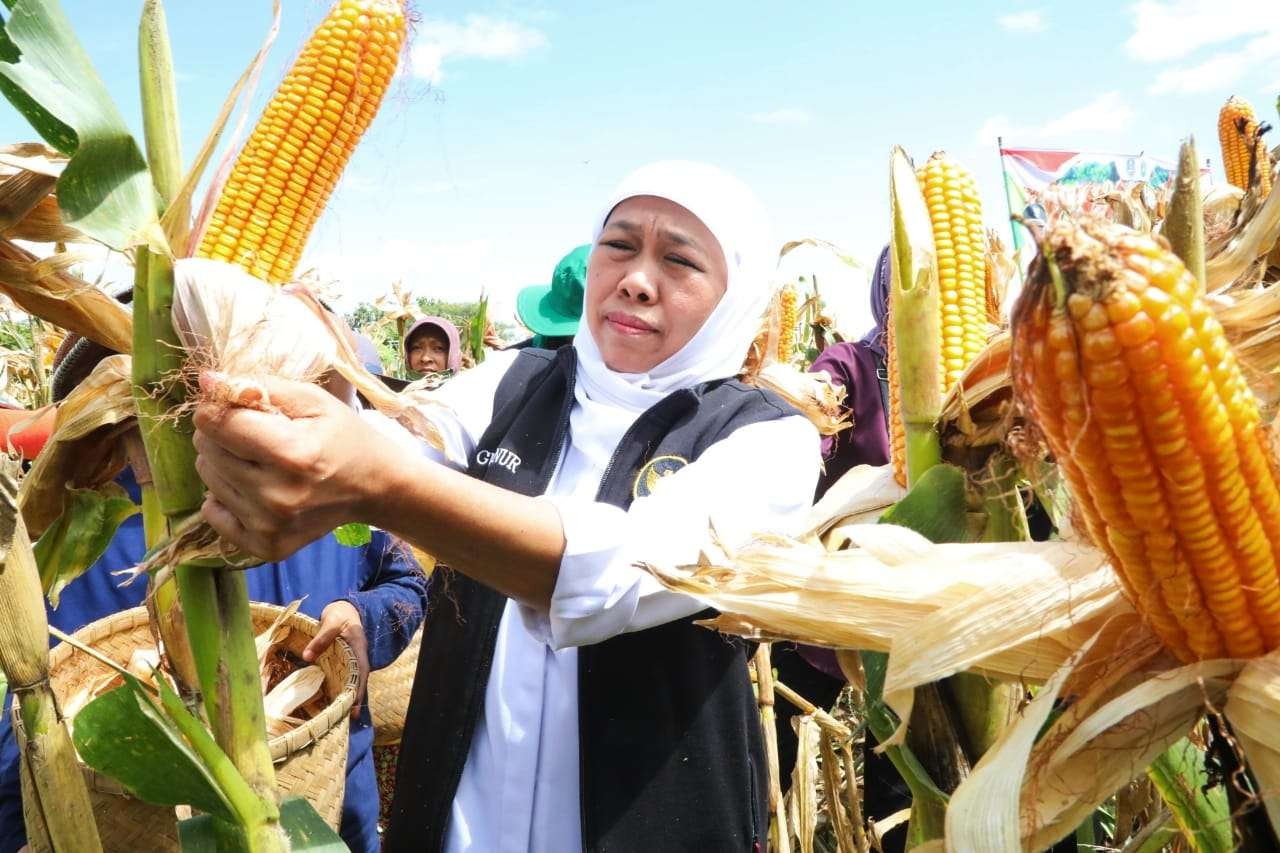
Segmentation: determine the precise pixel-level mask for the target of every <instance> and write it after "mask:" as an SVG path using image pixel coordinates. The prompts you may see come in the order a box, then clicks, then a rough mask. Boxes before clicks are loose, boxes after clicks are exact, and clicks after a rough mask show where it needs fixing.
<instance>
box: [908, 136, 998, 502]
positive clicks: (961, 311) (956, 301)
mask: <svg viewBox="0 0 1280 853" xmlns="http://www.w3.org/2000/svg"><path fill="white" fill-rule="evenodd" d="M917 178H918V179H919V181H920V188H921V191H922V192H923V193H924V199H925V204H926V206H927V207H928V210H929V219H930V222H931V224H932V226H933V241H934V249H935V251H936V253H937V263H938V290H939V299H938V303H939V311H940V315H941V316H940V319H941V336H942V337H941V340H940V342H939V343H940V346H939V354H940V358H941V365H940V366H941V377H942V388H941V391H942V393H943V394H945V393H946V392H947V390H948V389H949V388H950V387H951V386H952V385H953V384H954V383H955V381H956V380H957V379H958V378H959V377H960V374H962V373H963V372H964V369H965V367H967V366H968V364H969V362H970V361H972V360H973V358H974V356H976V355H977V354H978V353H979V352H981V351H982V348H983V347H984V346H985V345H986V340H987V326H986V324H987V310H988V309H987V293H986V289H987V273H986V268H987V263H986V232H985V231H984V229H983V226H982V202H981V199H980V198H979V196H978V188H977V184H976V183H975V182H974V180H973V176H972V175H971V174H969V172H968V171H966V170H965V169H964V168H963V167H961V166H960V165H959V164H957V163H956V162H955V161H954V160H952V159H951V158H950V157H949V156H948V155H947V154H946V153H945V152H942V151H938V152H935V153H934V155H933V156H932V157H930V158H929V161H928V162H927V163H925V165H924V166H923V167H922V168H921V169H919V170H918V172H917ZM893 325H894V324H893V320H892V318H890V321H889V328H888V334H886V336H885V342H886V350H887V353H888V363H889V409H890V411H889V438H890V448H891V450H892V456H893V469H894V476H895V477H896V479H897V481H898V484H899V485H906V482H907V470H906V430H905V428H904V426H903V421H902V413H901V399H902V397H901V394H902V389H901V387H900V385H901V377H900V375H899V368H898V364H897V361H898V359H897V347H898V341H897V339H896V335H895V334H894V331H893Z"/></svg>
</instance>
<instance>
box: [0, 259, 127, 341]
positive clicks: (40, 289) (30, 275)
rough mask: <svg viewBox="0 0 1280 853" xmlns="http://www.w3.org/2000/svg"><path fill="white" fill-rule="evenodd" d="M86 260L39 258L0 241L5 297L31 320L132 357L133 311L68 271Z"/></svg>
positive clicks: (0, 287) (0, 283)
mask: <svg viewBox="0 0 1280 853" xmlns="http://www.w3.org/2000/svg"><path fill="white" fill-rule="evenodd" d="M83 260H84V258H82V257H79V256H77V255H74V254H71V253H69V252H60V253H58V254H55V255H52V256H51V257H48V258H37V257H36V256H35V255H34V254H32V253H31V252H29V251H27V250H26V249H24V248H22V247H21V246H19V245H18V244H16V243H14V242H13V241H12V240H9V239H7V238H2V237H0V292H3V293H4V294H5V295H6V296H8V297H9V298H10V299H12V300H13V301H14V303H16V304H17V306H18V307H19V308H21V309H22V310H23V311H26V312H27V313H28V314H33V315H35V316H36V317H39V318H40V319H42V320H48V321H49V322H50V323H53V324H54V325H55V326H61V327H62V328H64V329H68V330H70V331H72V332H76V333H78V334H80V335H83V336H84V337H86V338H88V339H89V340H91V341H95V342H96V343H99V344H102V345H103V346H105V347H107V348H108V349H110V350H112V351H113V352H122V353H127V352H132V351H133V318H132V317H131V316H130V314H129V311H128V309H127V308H126V307H125V306H123V305H121V304H120V303H119V302H117V301H116V300H114V299H112V298H111V297H110V296H108V295H107V294H106V293H103V292H102V291H101V290H99V289H98V288H96V287H94V286H93V285H92V284H89V283H88V282H87V281H83V280H81V279H79V278H77V277H76V276H74V275H72V274H71V273H70V272H69V271H68V269H69V268H70V267H72V266H74V265H75V264H78V263H80V262H82V261H83Z"/></svg>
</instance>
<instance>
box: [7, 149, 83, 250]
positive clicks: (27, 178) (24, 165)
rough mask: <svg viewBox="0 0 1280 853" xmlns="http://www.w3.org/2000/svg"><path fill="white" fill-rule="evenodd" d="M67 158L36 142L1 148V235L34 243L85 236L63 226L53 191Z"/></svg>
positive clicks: (56, 241)
mask: <svg viewBox="0 0 1280 853" xmlns="http://www.w3.org/2000/svg"><path fill="white" fill-rule="evenodd" d="M66 165H67V157H66V155H64V154H62V153H61V152H59V151H56V150H54V149H52V148H50V147H48V146H47V145H44V144H42V143H39V142H19V143H17V144H16V145H5V146H0V234H3V235H4V236H5V237H8V238H9V239H11V240H28V241H31V242H33V243H70V242H74V241H81V240H84V239H85V237H84V235H83V234H81V233H80V231H78V230H77V229H75V228H71V227H69V226H67V225H66V224H64V223H63V221H62V213H61V211H60V210H59V209H58V199H57V196H56V194H55V192H54V187H55V185H56V184H57V180H58V178H59V177H60V176H61V175H62V170H63V169H64V168H65V167H66Z"/></svg>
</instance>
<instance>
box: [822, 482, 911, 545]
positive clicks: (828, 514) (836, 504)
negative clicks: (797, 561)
mask: <svg viewBox="0 0 1280 853" xmlns="http://www.w3.org/2000/svg"><path fill="white" fill-rule="evenodd" d="M906 493H907V490H906V489H905V488H903V487H902V486H899V485H898V483H897V481H896V480H894V479H893V466H891V465H879V466H871V465H856V466H854V467H853V468H850V469H849V470H848V471H847V472H845V474H844V476H842V477H841V478H840V479H839V480H837V481H836V482H835V483H834V484H833V485H832V486H831V488H829V489H827V493H826V494H825V495H823V496H822V500H820V501H818V502H817V503H816V504H814V506H813V509H812V510H810V511H809V516H808V519H807V520H806V521H805V524H804V530H803V532H802V533H801V534H800V535H799V536H798V538H799V539H800V540H802V541H805V542H811V543H815V544H816V543H817V542H818V540H819V539H822V538H825V537H826V536H827V535H828V534H829V533H830V532H831V531H832V530H834V529H836V528H839V527H841V526H843V525H847V524H860V523H866V522H872V521H875V520H876V519H878V518H879V517H880V516H881V515H882V514H883V513H884V511H885V510H886V509H888V508H889V507H891V506H893V505H894V504H895V503H897V502H898V501H900V500H902V497H903V496H904V495H905V494H906ZM827 547H828V549H830V550H836V548H835V547H833V546H832V545H830V544H828V546H827Z"/></svg>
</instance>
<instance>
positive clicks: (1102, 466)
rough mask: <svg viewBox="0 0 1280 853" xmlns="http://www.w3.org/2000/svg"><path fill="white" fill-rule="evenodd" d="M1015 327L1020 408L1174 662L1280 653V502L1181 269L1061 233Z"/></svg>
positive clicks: (1072, 231) (1103, 241)
mask: <svg viewBox="0 0 1280 853" xmlns="http://www.w3.org/2000/svg"><path fill="white" fill-rule="evenodd" d="M1044 251H1045V252H1047V255H1042V256H1041V257H1040V258H1038V259H1037V261H1036V263H1035V264H1034V265H1033V268H1032V271H1031V275H1030V278H1029V282H1028V290H1027V293H1026V294H1025V296H1024V297H1023V299H1022V300H1021V301H1020V303H1019V306H1018V311H1017V316H1016V317H1015V320H1014V351H1013V376H1014V382H1015V386H1016V388H1017V391H1018V394H1019V396H1020V397H1021V399H1022V401H1023V405H1024V406H1026V408H1027V411H1028V413H1029V414H1030V415H1031V417H1032V419H1033V420H1034V421H1035V422H1036V423H1037V424H1038V425H1039V427H1040V429H1041V431H1042V432H1043V434H1044V437H1045V440H1046V442H1047V444H1048V446H1049V449H1050V450H1051V451H1052V452H1053V455H1054V457H1055V459H1056V461H1057V463H1058V465H1059V466H1060V467H1061V469H1062V471H1063V472H1064V473H1065V475H1066V477H1067V479H1068V482H1069V483H1070V485H1071V489H1072V493H1073V496H1074V498H1075V501H1076V503H1077V506H1078V507H1079V509H1080V511H1081V514H1082V515H1083V516H1084V519H1085V522H1086V525H1087V528H1088V531H1089V533H1090V535H1091V536H1092V538H1093V540H1094V541H1095V542H1096V543H1097V544H1098V546H1099V547H1101V548H1102V549H1103V550H1104V551H1106V553H1107V554H1108V556H1109V557H1110V558H1111V561H1112V564H1113V565H1114V567H1115V568H1116V571H1117V573H1118V575H1119V576H1120V578H1121V580H1122V581H1123V583H1124V586H1125V589H1126V592H1127V593H1128V595H1129V597H1130V599H1131V600H1132V601H1133V602H1134V604H1135V606H1136V607H1137V608H1138V610H1139V611H1140V612H1141V613H1142V615H1143V616H1144V618H1145V619H1146V620H1147V621H1148V622H1149V623H1150V624H1151V626H1152V628H1153V629H1154V631H1155V632H1156V634H1157V635H1158V636H1159V637H1160V639H1161V640H1162V641H1163V642H1164V643H1165V645H1166V646H1168V647H1169V648H1170V650H1172V651H1173V652H1174V654H1176V655H1177V656H1178V657H1179V658H1180V659H1181V660H1183V661H1192V660H1197V659H1208V658H1217V657H1223V656H1231V657H1253V656H1256V655H1259V654H1262V653H1264V652H1266V651H1269V650H1272V649H1275V648H1277V647H1278V646H1280V575H1278V573H1277V556H1276V546H1277V545H1278V544H1280V491H1278V490H1277V484H1276V475H1275V472H1274V469H1273V466H1272V460H1271V459H1270V456H1269V452H1268V449H1267V445H1266V436H1265V431H1264V430H1263V429H1262V427H1261V425H1260V417H1259V413H1258V407H1257V404H1256V402H1255V400H1254V398H1253V395H1252V394H1251V392H1250V391H1249V388H1248V385H1247V384H1246V382H1245V379H1244V376H1243V374H1242V372H1241V370H1240V367H1239V365H1238V364H1237V362H1236V358H1235V356H1234V354H1233V353H1232V351H1231V349H1230V347H1229V346H1228V344H1227V341H1226V338H1225V337H1224V335H1223V332H1222V327H1221V325H1220V324H1219V323H1218V321H1217V320H1216V319H1215V318H1214V316H1213V314H1212V312H1211V311H1210V309H1209V308H1208V306H1207V305H1206V303H1205V302H1204V301H1203V299H1202V298H1201V297H1200V295H1199V289H1198V285H1197V283H1196V281H1195V279H1194V277H1192V276H1191V275H1190V274H1189V273H1188V272H1187V270H1186V268H1185V267H1184V266H1183V264H1182V262H1181V261H1180V260H1179V259H1178V258H1177V257H1176V256H1175V255H1174V254H1173V253H1172V252H1169V251H1167V250H1166V249H1165V248H1163V247H1162V245H1161V244H1159V243H1157V242H1156V241H1155V240H1154V239H1153V238H1151V237H1149V236H1147V235H1141V234H1138V233H1136V232H1133V231H1130V230H1129V229H1126V228H1123V227H1121V226H1117V225H1112V224H1108V223H1103V222H1097V221H1093V222H1087V223H1085V224H1084V225H1082V226H1076V225H1073V224H1070V223H1063V224H1061V225H1060V226H1058V227H1057V228H1055V229H1054V231H1053V232H1052V233H1051V234H1050V235H1049V237H1048V241H1047V244H1046V248H1045V250H1044Z"/></svg>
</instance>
